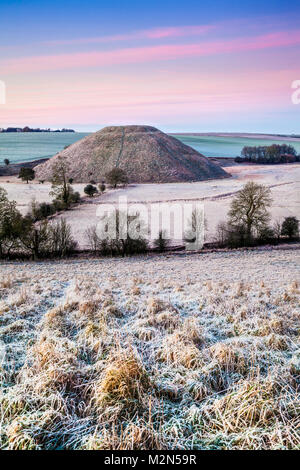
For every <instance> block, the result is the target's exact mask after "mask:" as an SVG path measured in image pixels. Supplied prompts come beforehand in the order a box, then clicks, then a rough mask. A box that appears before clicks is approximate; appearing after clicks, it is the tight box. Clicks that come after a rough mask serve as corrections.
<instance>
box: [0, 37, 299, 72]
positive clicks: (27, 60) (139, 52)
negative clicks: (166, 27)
mask: <svg viewBox="0 0 300 470" xmlns="http://www.w3.org/2000/svg"><path fill="white" fill-rule="evenodd" d="M296 44H300V31H289V32H285V31H283V32H278V33H274V34H266V35H261V36H255V37H250V38H249V37H247V38H237V39H232V40H227V41H211V42H201V43H197V44H176V45H174V44H171V45H170V44H169V45H159V46H149V47H135V48H126V49H117V50H111V51H93V52H83V53H73V54H61V55H49V56H36V57H24V58H21V59H19V58H17V59H9V60H5V61H2V63H0V68H1V70H2V74H9V73H26V72H41V71H47V70H63V69H70V68H87V67H102V66H107V65H116V64H132V63H144V62H153V61H164V60H174V59H179V58H184V57H201V56H208V55H214V54H223V53H234V52H242V51H251V50H261V49H266V48H272V47H285V46H292V45H296Z"/></svg>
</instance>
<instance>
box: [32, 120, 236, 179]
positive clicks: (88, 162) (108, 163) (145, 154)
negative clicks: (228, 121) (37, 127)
mask: <svg viewBox="0 0 300 470" xmlns="http://www.w3.org/2000/svg"><path fill="white" fill-rule="evenodd" d="M59 156H61V157H63V158H65V159H66V160H67V161H68V163H69V167H70V174H69V176H70V177H72V178H73V179H74V182H83V183H85V182H89V181H91V180H95V181H96V182H99V181H101V180H103V179H105V174H106V173H107V172H108V171H110V170H111V169H112V168H114V167H119V168H122V169H124V170H125V171H126V173H127V176H128V178H129V182H131V183H173V182H180V181H201V180H207V179H214V178H226V177H228V176H229V175H228V173H226V172H225V171H224V170H223V169H222V168H221V167H219V166H218V165H216V164H215V163H213V162H211V161H209V159H207V158H206V157H204V156H203V155H201V154H200V153H199V152H197V151H196V150H194V149H192V148H191V147H189V146H187V145H184V144H183V143H182V142H180V141H179V140H178V139H176V138H175V137H171V136H169V135H167V134H165V133H164V132H161V131H160V130H158V129H156V128H155V127H150V126H111V127H105V128H104V129H102V130H101V131H98V132H95V133H94V134H91V135H89V136H87V137H85V138H84V139H82V140H80V141H78V142H75V143H74V144H72V145H70V146H69V147H68V148H66V149H64V150H63V151H61V152H60V153H58V154H57V155H55V156H54V157H52V158H50V160H48V161H47V162H45V163H43V164H40V165H38V166H36V168H35V171H36V177H37V178H38V179H44V180H49V179H51V175H52V169H51V168H52V164H53V162H54V160H55V159H56V158H58V157H59Z"/></svg>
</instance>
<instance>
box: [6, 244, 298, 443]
mask: <svg viewBox="0 0 300 470" xmlns="http://www.w3.org/2000/svg"><path fill="white" fill-rule="evenodd" d="M294 248H295V249H287V250H282V249H277V250H270V251H266V250H264V251H260V250H253V251H232V252H227V253H225V252H223V253H210V254H196V255H187V254H181V255H177V256H158V255H156V256H149V257H136V258H129V259H109V258H107V259H98V260H96V259H95V260H68V261H53V262H38V263H29V262H28V263H18V262H15V263H2V265H1V277H0V296H1V300H0V341H1V343H0V345H1V350H0V352H1V356H0V360H1V368H0V383H1V395H0V416H1V421H0V443H1V448H4V449H114V450H115V449H296V448H299V446H300V433H299V425H300V421H299V411H300V400H299V374H300V346H299V333H300V310H299V294H300V288H299V281H300V273H299V261H300V259H299V250H298V249H296V248H297V245H294ZM298 248H299V247H298Z"/></svg>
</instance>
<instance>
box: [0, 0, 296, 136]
mask: <svg viewBox="0 0 300 470" xmlns="http://www.w3.org/2000/svg"><path fill="white" fill-rule="evenodd" d="M299 53H300V2H299V0H289V2H284V1H283V0H280V1H279V0H260V1H258V0H251V1H250V0H243V1H240V0H239V1H235V0H231V1H230V0H229V1H228V0H211V1H210V2H203V1H201V0H197V1H193V0H186V1H184V2H183V1H182V0H181V1H176V0H173V1H169V0H164V1H157V0H151V2H141V1H132V0H127V1H112V0H110V1H106V0H100V1H99V0H98V1H94V0H89V1H88V2H83V1H82V0H81V1H77V0H76V1H69V0H64V1H63V2H62V1H61V0H59V1H57V0H52V1H51V2H49V1H47V0H45V1H43V2H41V1H40V0H39V1H34V0H25V1H22V0H18V1H16V0H7V1H3V0H0V85H1V82H2V88H3V83H4V84H5V89H6V102H5V104H0V127H8V126H25V125H28V126H31V127H50V128H61V127H70V128H74V129H76V130H78V131H95V130H98V129H101V128H102V127H104V126H106V125H126V124H149V125H153V126H156V127H158V128H160V129H161V130H163V131H166V132H260V133H265V132H268V133H282V134H292V133H298V134H299V133H300V129H299V122H300V119H299V117H300V104H299V105H295V104H293V102H292V99H291V97H292V93H293V89H292V83H293V82H294V81H295V80H300V54H299ZM0 89H1V87H0ZM0 98H1V97H0Z"/></svg>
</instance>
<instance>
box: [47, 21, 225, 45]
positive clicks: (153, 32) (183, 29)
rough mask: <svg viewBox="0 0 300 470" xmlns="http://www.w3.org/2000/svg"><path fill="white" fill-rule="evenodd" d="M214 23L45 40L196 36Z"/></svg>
mask: <svg viewBox="0 0 300 470" xmlns="http://www.w3.org/2000/svg"><path fill="white" fill-rule="evenodd" d="M215 28H216V26H215V25H196V26H170V27H161V28H153V29H145V30H141V31H134V32H132V33H128V34H115V35H111V36H99V37H91V38H78V39H62V40H56V41H47V42H46V44H49V45H78V44H95V43H109V42H116V41H128V40H136V39H162V38H171V37H183V36H198V35H200V34H205V33H207V32H208V31H211V30H212V29H215Z"/></svg>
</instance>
